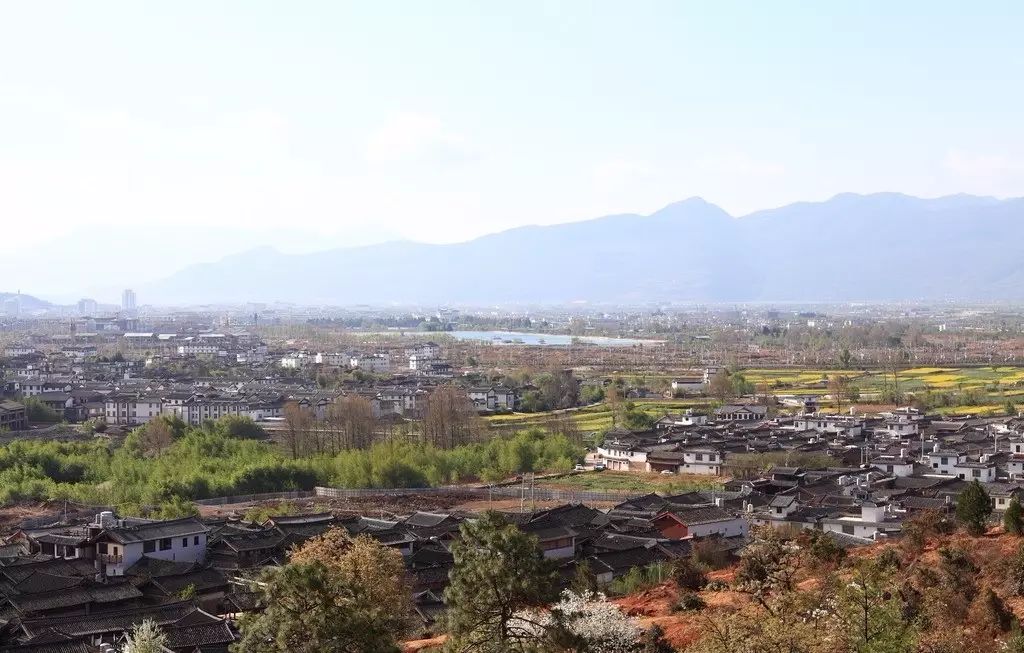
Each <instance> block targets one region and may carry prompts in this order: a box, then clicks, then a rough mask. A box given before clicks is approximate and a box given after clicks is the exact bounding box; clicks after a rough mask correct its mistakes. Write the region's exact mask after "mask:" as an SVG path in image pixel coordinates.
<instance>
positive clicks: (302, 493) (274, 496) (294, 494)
mask: <svg viewBox="0 0 1024 653" xmlns="http://www.w3.org/2000/svg"><path fill="white" fill-rule="evenodd" d="M313 496H317V494H316V493H315V492H311V491H309V490H292V491H291V492H264V493H263V494H236V495H235V496H230V497H214V498H212V499H197V500H195V501H193V502H192V503H194V504H196V505H200V506H223V505H226V504H231V503H251V502H253V501H274V500H279V499H306V498H309V497H313Z"/></svg>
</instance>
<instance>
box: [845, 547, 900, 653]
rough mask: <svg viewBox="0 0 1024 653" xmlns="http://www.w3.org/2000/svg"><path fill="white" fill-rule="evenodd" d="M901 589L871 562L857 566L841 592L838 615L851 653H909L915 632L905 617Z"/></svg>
mask: <svg viewBox="0 0 1024 653" xmlns="http://www.w3.org/2000/svg"><path fill="white" fill-rule="evenodd" d="M899 596H900V594H899V588H898V587H897V586H896V583H894V582H893V580H892V578H891V577H890V576H889V574H888V572H887V571H886V570H883V569H881V568H880V567H879V566H878V565H877V564H875V563H874V562H873V561H870V560H861V561H859V562H858V564H856V565H854V567H853V570H852V572H851V574H850V578H849V579H848V580H847V581H846V582H844V583H843V584H842V585H841V586H840V589H839V592H838V597H837V599H838V600H837V603H838V613H839V617H840V619H841V620H842V622H843V624H844V626H845V628H844V630H845V632H846V642H847V645H848V646H849V647H850V649H851V650H854V651H863V652H865V653H867V652H876V651H877V652H878V653H884V652H887V651H910V650H913V649H912V643H913V638H914V629H913V627H912V625H911V624H909V623H908V620H907V619H906V618H905V617H904V614H903V604H902V602H901V600H900V598H899Z"/></svg>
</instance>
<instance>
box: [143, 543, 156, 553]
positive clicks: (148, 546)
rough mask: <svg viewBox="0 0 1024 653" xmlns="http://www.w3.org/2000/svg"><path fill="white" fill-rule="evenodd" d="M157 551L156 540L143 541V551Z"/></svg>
mask: <svg viewBox="0 0 1024 653" xmlns="http://www.w3.org/2000/svg"><path fill="white" fill-rule="evenodd" d="M154 551H156V540H149V541H148V542H143V543H142V552H143V553H153V552H154Z"/></svg>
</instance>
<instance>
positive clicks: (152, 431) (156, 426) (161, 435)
mask: <svg viewBox="0 0 1024 653" xmlns="http://www.w3.org/2000/svg"><path fill="white" fill-rule="evenodd" d="M173 442H174V432H173V431H172V430H171V427H170V425H169V424H168V423H167V422H166V421H165V420H164V419H163V418H160V417H157V418H154V419H151V420H150V421H149V422H147V423H146V425H145V426H143V427H142V435H141V438H140V440H139V443H140V444H141V445H142V451H143V452H144V453H146V454H148V455H151V456H159V455H160V454H162V453H163V452H164V450H165V449H167V448H168V447H169V446H171V444H172V443H173Z"/></svg>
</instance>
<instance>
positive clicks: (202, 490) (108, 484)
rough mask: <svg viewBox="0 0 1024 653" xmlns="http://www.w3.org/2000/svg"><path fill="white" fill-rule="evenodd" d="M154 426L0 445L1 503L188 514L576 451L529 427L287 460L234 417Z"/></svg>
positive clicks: (554, 467) (506, 470) (520, 465)
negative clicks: (216, 505) (453, 443)
mask: <svg viewBox="0 0 1024 653" xmlns="http://www.w3.org/2000/svg"><path fill="white" fill-rule="evenodd" d="M159 424H160V422H157V423H154V425H152V426H147V427H143V428H139V429H136V430H135V431H134V432H132V433H131V434H130V435H129V436H128V437H127V438H126V439H125V442H124V444H123V445H121V446H114V445H113V444H111V443H109V442H107V441H94V442H73V443H60V442H53V441H41V440H33V441H18V442H14V443H11V444H8V445H6V446H3V447H0V503H4V504H7V503H11V502H14V501H18V500H25V499H36V500H42V499H71V500H74V501H77V502H81V503H85V504H89V505H103V506H114V507H116V508H117V509H118V510H119V511H121V512H123V513H125V514H138V513H140V512H143V511H144V510H146V509H152V510H154V511H155V512H156V513H157V514H162V515H174V514H180V513H181V512H187V511H189V510H191V509H192V507H191V505H190V503H189V502H190V501H191V500H195V499H205V498H210V497H217V496H228V495H235V494H254V493H263V492H280V491H288V490H309V489H312V488H313V487H314V486H316V485H324V486H336V487H352V488H366V487H426V486H433V485H443V484H449V483H456V482H461V481H467V480H473V479H484V480H496V479H501V478H506V477H507V476H509V475H512V474H515V473H518V472H526V471H538V472H554V471H568V470H570V469H572V467H573V465H574V464H575V463H576V462H577V461H578V460H580V459H581V458H582V455H583V450H582V449H581V448H580V446H579V445H577V444H574V443H572V442H570V441H569V440H568V439H567V438H566V437H565V436H563V435H552V434H549V433H547V432H545V431H542V430H539V429H530V430H526V431H522V432H519V433H516V434H515V435H513V436H509V437H501V438H493V439H491V440H488V441H486V442H478V443H472V444H466V445H462V446H458V447H454V448H451V449H443V448H440V447H437V446H435V445H433V444H430V443H425V442H422V441H420V440H418V439H415V438H403V439H394V440H390V441H385V442H380V443H377V444H374V445H372V446H369V447H367V448H364V449H346V450H343V451H339V452H338V453H336V454H317V455H309V456H302V457H298V458H294V459H293V458H291V457H289V456H288V455H286V454H285V453H284V452H283V451H281V450H280V449H279V448H278V446H277V445H275V444H273V443H269V442H264V441H259V440H254V439H246V438H242V437H237V435H233V433H237V432H239V429H238V424H237V419H233V420H230V421H228V420H225V421H220V422H209V423H207V424H205V425H204V426H202V427H185V426H184V425H183V424H180V423H177V424H173V423H172V424H170V426H168V425H167V423H166V422H164V424H163V425H162V426H161V425H159ZM165 429H166V430H165ZM244 430H245V429H241V431H243V432H244Z"/></svg>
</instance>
